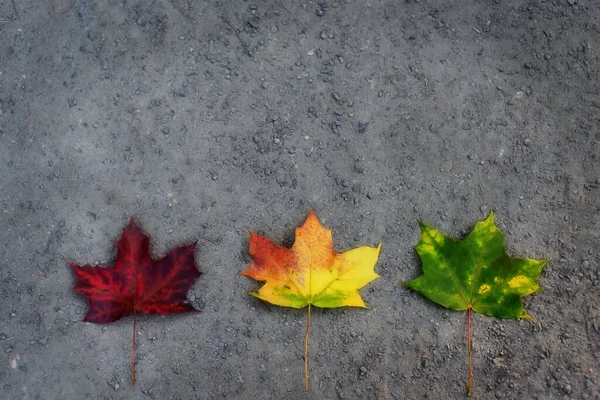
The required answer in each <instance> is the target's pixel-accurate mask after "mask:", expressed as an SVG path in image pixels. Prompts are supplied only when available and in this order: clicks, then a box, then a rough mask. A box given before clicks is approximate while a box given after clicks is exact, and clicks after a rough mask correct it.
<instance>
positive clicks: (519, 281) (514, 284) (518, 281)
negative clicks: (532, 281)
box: [508, 275, 529, 288]
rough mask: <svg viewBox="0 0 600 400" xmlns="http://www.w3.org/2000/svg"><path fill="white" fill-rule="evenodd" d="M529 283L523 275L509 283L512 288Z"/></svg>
mask: <svg viewBox="0 0 600 400" xmlns="http://www.w3.org/2000/svg"><path fill="white" fill-rule="evenodd" d="M528 282H529V279H527V278H526V277H524V276H523V275H518V276H515V277H514V278H512V279H511V280H510V281H508V286H510V287H511V288H518V287H521V286H523V285H525V284H527V283H528Z"/></svg>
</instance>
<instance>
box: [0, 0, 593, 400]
mask: <svg viewBox="0 0 600 400" xmlns="http://www.w3.org/2000/svg"><path fill="white" fill-rule="evenodd" d="M0 21H1V22H0V168H1V169H0V226H1V230H0V310H1V313H0V348H1V354H2V358H1V360H0V361H1V362H0V397H1V398H3V399H88V398H89V399H104V400H106V399H115V400H116V399H146V398H149V399H193V398H197V399H220V398H227V399H255V398H266V399H336V398H339V399H425V398H427V399H457V398H462V397H463V396H464V388H465V380H466V373H467V371H466V347H465V341H466V320H465V313H460V312H453V311H449V310H445V309H443V308H441V307H439V306H437V305H435V304H433V303H431V302H429V301H427V300H426V299H425V298H423V297H422V296H420V295H418V294H416V293H414V292H411V291H410V290H408V289H406V288H401V287H398V286H396V284H397V283H399V282H401V281H406V280H408V279H411V278H414V277H416V276H417V275H419V273H420V262H419V260H418V257H417V256H416V254H415V251H414V249H413V247H414V245H415V244H416V243H417V242H418V240H419V236H420V232H419V228H418V225H417V220H418V219H419V220H422V221H423V222H425V223H427V224H428V225H432V226H435V227H437V228H438V229H440V230H442V231H443V232H445V233H447V234H449V235H451V236H452V237H455V238H462V237H464V236H465V235H466V234H467V233H468V231H469V230H470V229H471V228H472V226H473V225H474V224H475V222H476V221H477V220H479V219H482V218H484V217H486V216H487V215H488V213H489V211H490V210H494V211H495V212H496V222H497V224H498V226H499V227H500V229H502V230H503V231H504V232H506V234H507V249H508V252H509V254H511V255H513V256H518V257H534V258H551V259H552V261H550V262H549V263H548V265H547V266H546V267H545V268H544V271H543V273H542V276H541V279H540V284H541V286H542V287H543V291H542V292H539V293H536V294H535V295H533V296H529V297H528V298H526V299H524V302H525V303H526V307H527V310H528V312H529V313H530V314H531V315H532V316H533V317H534V318H535V320H534V321H518V320H497V319H494V318H489V317H482V316H479V315H476V316H475V317H474V321H473V330H474V359H473V362H474V372H475V388H474V398H476V399H495V398H500V399H596V400H597V399H599V398H600V376H599V373H600V305H599V299H600V283H599V282H600V273H599V269H600V267H599V263H600V248H599V244H600V237H599V236H600V160H599V157H600V80H599V76H600V48H599V47H598V43H599V42H598V38H599V37H600V3H599V2H598V1H596V0H555V1H550V0H548V1H545V0H537V1H526V0H520V1H519V0H506V1H504V0H502V1H500V0H487V1H485V0H481V1H476V0H460V1H458V0H455V1H452V0H437V1H436V0H431V1H424V0H423V1H418V0H412V1H410V0H397V1H395V0H388V1H377V0H372V1H370V2H368V1H331V0H324V1H318V2H313V1H304V2H303V1H264V2H263V1H255V2H250V1H233V0H232V1H207V2H204V1H190V0H187V1H185V0H171V1H168V0H154V1H149V0H104V1H91V0H88V1H85V0H47V1H41V0H14V1H13V0H2V1H0ZM310 208H312V209H314V210H315V211H316V213H317V215H318V216H319V218H320V219H321V221H322V222H323V223H324V225H325V226H327V227H329V228H332V229H333V235H334V245H335V248H336V250H337V251H338V252H341V251H345V250H348V249H350V248H353V247H356V246H358V245H371V246H374V245H377V244H378V243H380V242H382V243H383V247H382V253H381V257H380V260H379V262H378V264H377V266H376V271H377V272H378V273H379V274H380V275H381V276H382V277H381V278H380V279H377V280H376V281H374V282H372V283H370V284H369V285H368V286H366V287H365V288H364V289H363V290H362V291H361V293H362V295H363V297H364V299H365V301H366V303H367V304H368V305H369V307H370V309H369V310H362V309H352V308H345V309H335V310H318V309H316V310H315V312H314V313H313V320H312V330H311V337H310V356H309V357H310V371H311V378H310V379H311V384H310V390H309V392H304V388H303V382H304V381H303V361H302V360H303V359H302V357H303V341H304V330H305V326H306V325H305V324H306V309H303V310H294V309H286V308H281V307H274V306H270V305H268V304H265V303H262V302H260V301H259V300H257V299H255V298H253V297H251V296H249V295H248V294H247V292H248V291H250V290H255V289H257V288H258V287H259V284H258V283H257V282H255V281H252V280H250V279H247V278H245V277H242V276H238V275H237V273H238V272H239V271H241V270H243V269H245V268H247V266H248V265H249V263H250V261H251V259H250V258H249V256H248V254H247V249H248V231H250V230H251V231H254V232H257V233H260V234H263V235H265V236H267V237H269V238H271V239H272V240H274V241H275V242H277V243H280V244H284V245H290V244H291V243H292V242H293V235H294V228H295V227H296V226H298V225H300V224H302V223H303V222H304V219H305V218H306V216H307V214H308V210H309V209H310ZM131 216H135V217H136V220H137V221H138V223H139V224H140V226H142V227H143V229H144V230H145V231H146V232H147V233H148V234H149V235H150V236H151V238H152V240H153V253H154V255H155V256H158V255H160V254H164V253H165V252H167V251H168V249H170V248H171V247H173V246H176V245H180V244H186V243H191V242H193V241H196V240H197V241H198V246H197V253H196V259H197V263H198V265H199V269H200V270H201V271H202V272H203V273H204V275H203V276H202V277H200V278H199V280H198V281H197V284H196V285H195V286H194V287H193V288H192V289H191V291H190V293H189V300H190V302H191V303H192V304H193V305H194V306H196V307H197V308H200V309H202V313H199V314H188V315H178V316H167V317H158V316H141V317H140V318H139V320H138V325H137V326H138V329H137V331H138V332H137V335H138V336H137V349H136V372H137V384H136V386H135V387H134V388H131V386H130V384H129V380H130V350H131V349H130V346H131V330H132V323H133V320H132V318H131V317H129V318H124V319H122V320H120V321H118V322H116V323H113V324H110V325H96V324H89V323H85V322H81V320H82V319H83V317H84V315H85V313H86V310H87V301H86V299H85V298H83V297H82V296H80V295H78V294H76V293H75V292H74V291H73V290H72V287H73V284H74V278H73V275H72V272H71V270H70V268H69V267H68V265H67V263H68V262H76V263H80V264H84V263H88V262H89V263H97V264H99V265H105V266H110V265H111V263H112V262H113V261H114V258H115V248H114V245H115V242H116V240H117V239H118V238H119V237H120V235H121V233H122V230H123V228H124V227H125V226H126V225H127V222H128V221H129V219H130V218H131Z"/></svg>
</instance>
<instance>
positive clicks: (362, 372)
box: [360, 365, 368, 374]
mask: <svg viewBox="0 0 600 400" xmlns="http://www.w3.org/2000/svg"><path fill="white" fill-rule="evenodd" d="M367 372H368V370H367V367H365V366H364V365H363V366H362V367H360V373H361V374H366V373H367Z"/></svg>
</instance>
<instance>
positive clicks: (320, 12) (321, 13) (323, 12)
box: [317, 8, 325, 17]
mask: <svg viewBox="0 0 600 400" xmlns="http://www.w3.org/2000/svg"><path fill="white" fill-rule="evenodd" d="M317 15H318V16H319V17H322V16H323V15H325V11H323V10H322V9H320V8H319V9H317Z"/></svg>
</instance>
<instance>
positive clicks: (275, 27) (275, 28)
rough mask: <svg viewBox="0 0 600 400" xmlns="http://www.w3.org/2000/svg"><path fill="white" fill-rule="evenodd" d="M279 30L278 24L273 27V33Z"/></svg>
mask: <svg viewBox="0 0 600 400" xmlns="http://www.w3.org/2000/svg"><path fill="white" fill-rule="evenodd" d="M277 32H279V28H278V27H277V25H273V26H272V27H271V33H277Z"/></svg>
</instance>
